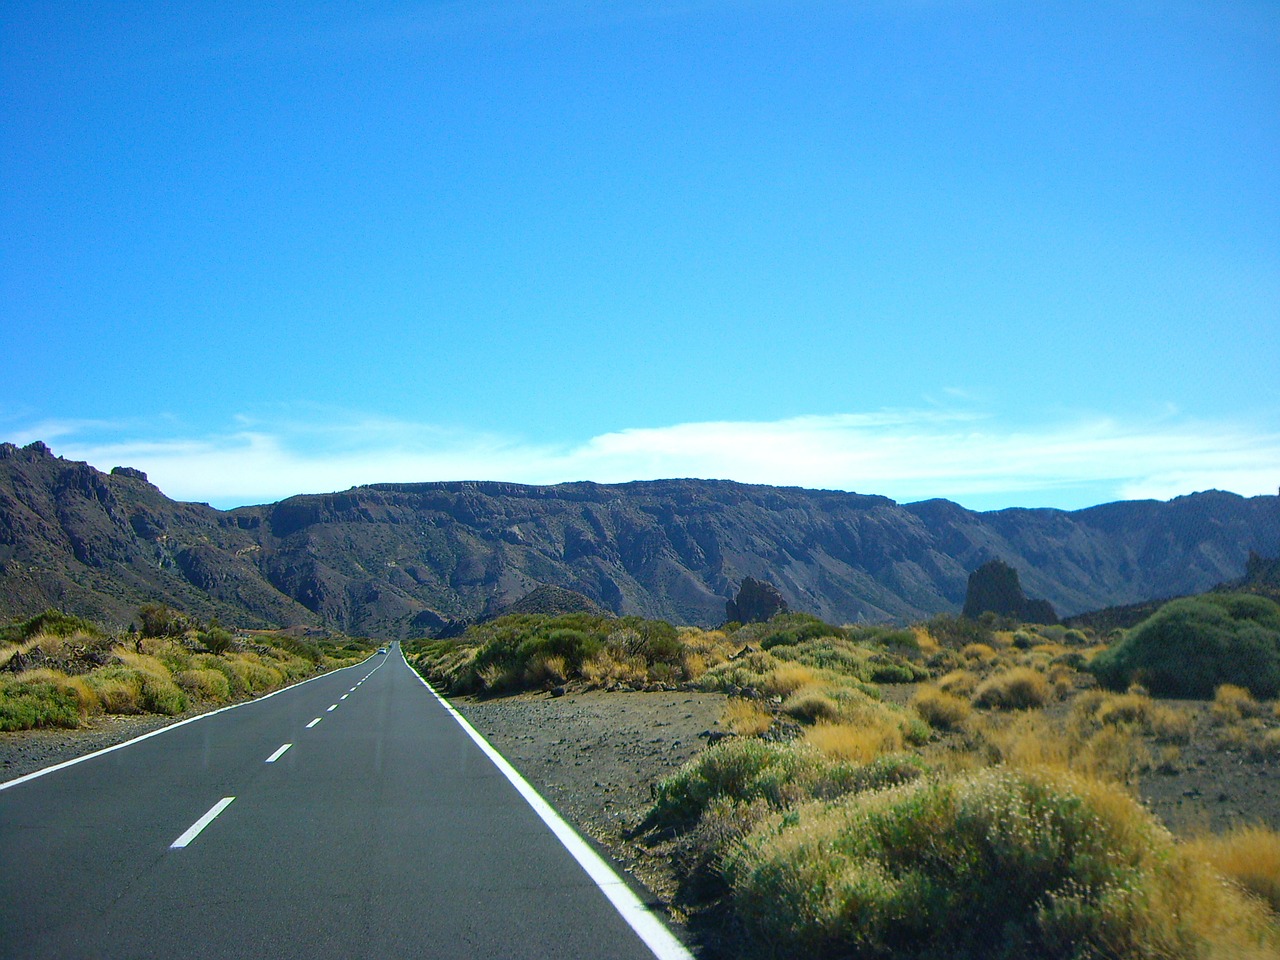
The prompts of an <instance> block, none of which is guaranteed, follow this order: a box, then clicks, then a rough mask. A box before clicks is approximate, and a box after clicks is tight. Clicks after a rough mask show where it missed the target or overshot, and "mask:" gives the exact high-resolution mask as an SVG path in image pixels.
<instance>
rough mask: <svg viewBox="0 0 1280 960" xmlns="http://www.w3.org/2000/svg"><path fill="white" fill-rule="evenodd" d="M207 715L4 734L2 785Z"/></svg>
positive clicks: (0, 742)
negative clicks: (189, 719)
mask: <svg viewBox="0 0 1280 960" xmlns="http://www.w3.org/2000/svg"><path fill="white" fill-rule="evenodd" d="M202 712H204V711H199V710H196V711H191V712H190V713H185V714H182V715H181V716H177V717H160V716H142V717H97V718H95V719H94V720H92V721H91V722H90V723H89V724H88V725H86V726H84V727H81V728H80V729H78V730H21V731H17V732H7V731H6V732H0V783H4V782H5V781H7V780H14V779H16V778H18V777H21V776H25V775H26V774H28V773H34V772H35V771H37V770H42V769H44V768H45V767H50V766H53V765H54V764H55V763H62V762H63V761H64V760H72V759H74V758H76V757H80V756H84V755H85V754H86V753H93V752H94V751H95V750H101V749H103V748H104V747H111V746H115V745H116V744H117V743H124V742H125V741H126V740H132V739H133V738H134V737H140V736H142V735H143V734H144V733H150V732H151V731H152V730H158V729H160V728H161V727H167V726H169V724H171V723H177V722H178V721H179V720H182V719H185V718H186V717H189V716H196V715H197V714H199V713H202Z"/></svg>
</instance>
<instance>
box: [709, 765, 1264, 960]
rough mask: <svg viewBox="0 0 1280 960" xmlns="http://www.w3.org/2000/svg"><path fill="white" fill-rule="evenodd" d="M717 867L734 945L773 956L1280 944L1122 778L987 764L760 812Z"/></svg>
mask: <svg viewBox="0 0 1280 960" xmlns="http://www.w3.org/2000/svg"><path fill="white" fill-rule="evenodd" d="M723 871H724V876H725V879H726V880H727V882H728V884H729V886H730V889H731V892H732V902H733V906H734V909H735V911H736V913H737V916H738V919H739V921H740V922H741V924H742V925H743V928H744V932H745V937H744V938H743V946H744V948H745V949H746V950H747V951H748V952H751V953H753V954H755V955H760V956H769V957H774V958H779V960H782V958H800V957H817V956H833V957H834V956H839V957H851V958H862V957H868V958H870V957H876V958H881V957H890V956H894V957H931V958H932V957H937V958H941V957H968V958H978V957H982V958H992V960H997V958H998V960H1004V958H1008V960H1013V958H1018V960H1021V958H1025V957H1037V958H1064V960H1065V958H1077V957H1080V958H1083V957H1124V958H1138V957H1157V956H1159V957H1180V958H1181V957H1185V958H1188V960H1189V958H1192V957H1204V956H1213V955H1215V954H1218V955H1222V956H1247V955H1250V954H1252V955H1253V956H1258V957H1260V956H1264V955H1266V951H1267V949H1270V948H1274V946H1275V944H1276V943H1277V940H1276V933H1275V930H1274V927H1272V926H1271V925H1270V924H1269V921H1268V918H1267V916H1266V915H1265V913H1264V912H1263V911H1262V910H1261V909H1260V908H1259V907H1258V906H1256V905H1255V904H1252V903H1250V902H1249V901H1248V900H1247V899H1246V898H1244V897H1241V896H1239V895H1237V894H1235V893H1234V892H1233V891H1232V890H1231V889H1230V888H1227V887H1224V886H1223V885H1222V884H1221V883H1219V882H1217V881H1216V879H1215V877H1214V876H1213V874H1212V871H1210V870H1208V869H1207V868H1206V867H1204V866H1201V865H1200V864H1199V862H1198V861H1196V860H1194V859H1193V858H1189V857H1187V856H1185V855H1183V854H1182V853H1181V851H1180V850H1179V849H1178V848H1177V847H1176V846H1175V845H1174V843H1173V841H1172V838H1171V837H1170V835H1169V834H1168V833H1167V831H1165V830H1164V829H1163V828H1162V827H1160V826H1159V825H1158V824H1157V823H1156V822H1155V821H1154V820H1153V819H1152V817H1151V816H1150V814H1148V813H1147V812H1146V811H1145V810H1143V809H1142V808H1141V807H1140V806H1139V805H1137V804H1136V803H1135V802H1134V801H1133V800H1131V799H1130V798H1129V797H1128V796H1127V795H1125V794H1124V793H1123V791H1121V790H1119V789H1118V788H1114V787H1109V786H1107V785H1103V784H1098V783H1095V782H1091V781H1088V780H1084V779H1081V778H1077V777H1073V776H1070V775H1067V774H1049V773H1046V772H1040V773H1028V772H1015V771H1011V770H1001V769H996V770H985V771H980V772H977V773H973V774H968V775H964V776H959V777H956V778H953V779H920V780H916V781H915V782H912V783H907V784H905V785H903V786H900V787H896V788H893V789H889V790H883V791H877V792H871V793H856V794H852V795H850V796H847V797H845V798H843V799H841V800H839V801H837V802H835V803H813V804H805V805H802V806H800V807H797V808H794V809H791V810H788V811H784V812H780V813H776V814H771V815H769V816H766V817H765V818H764V819H762V820H761V821H760V822H759V823H758V824H757V825H756V827H755V828H754V829H753V830H752V831H751V832H750V833H749V834H748V835H747V836H745V837H744V838H742V839H741V840H739V841H738V842H737V843H735V844H733V845H731V846H730V847H729V848H728V850H727V852H726V856H725V859H724V867H723ZM1219 951H1220V953H1219Z"/></svg>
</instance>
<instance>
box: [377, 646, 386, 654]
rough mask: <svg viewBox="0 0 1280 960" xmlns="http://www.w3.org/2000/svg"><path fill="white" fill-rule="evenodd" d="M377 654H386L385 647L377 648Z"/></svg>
mask: <svg viewBox="0 0 1280 960" xmlns="http://www.w3.org/2000/svg"><path fill="white" fill-rule="evenodd" d="M378 652H379V653H386V652H387V648H386V647H379V648H378Z"/></svg>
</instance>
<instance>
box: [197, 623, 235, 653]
mask: <svg viewBox="0 0 1280 960" xmlns="http://www.w3.org/2000/svg"><path fill="white" fill-rule="evenodd" d="M199 638H200V642H201V643H203V644H204V646H205V649H206V650H208V651H209V652H210V653H225V652H226V651H227V650H229V649H230V648H231V644H232V643H233V642H234V641H235V637H233V636H232V635H231V631H230V630H224V629H223V628H222V627H210V628H209V629H208V630H202V631H200V634H199Z"/></svg>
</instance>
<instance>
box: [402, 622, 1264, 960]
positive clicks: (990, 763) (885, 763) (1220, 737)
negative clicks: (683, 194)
mask: <svg viewBox="0 0 1280 960" xmlns="http://www.w3.org/2000/svg"><path fill="white" fill-rule="evenodd" d="M1255 599H1256V598H1255ZM1273 606H1274V605H1273ZM1211 607H1213V609H1211V610H1210V612H1209V614H1208V615H1207V616H1208V618H1209V620H1210V621H1211V625H1212V626H1213V627H1214V628H1215V629H1216V630H1217V633H1216V634H1215V636H1216V637H1217V639H1216V640H1215V641H1214V642H1215V643H1218V644H1219V646H1218V647H1217V648H1216V649H1217V650H1218V654H1219V655H1220V656H1222V657H1225V658H1227V659H1232V658H1241V663H1240V664H1237V665H1236V666H1237V667H1241V666H1242V667H1243V669H1232V670H1224V669H1222V668H1221V667H1220V666H1210V665H1206V664H1200V665H1197V666H1196V667H1195V668H1194V670H1193V671H1192V673H1193V674H1194V675H1195V676H1196V677H1197V678H1199V679H1197V680H1196V683H1197V684H1198V685H1197V686H1196V687H1195V689H1196V690H1197V691H1198V692H1204V690H1205V688H1204V687H1203V685H1200V684H1201V683H1202V679H1203V678H1204V677H1208V678H1209V681H1210V682H1211V686H1210V687H1209V688H1208V690H1207V693H1205V694H1204V697H1205V699H1204V702H1203V707H1201V708H1192V707H1190V706H1188V705H1187V704H1185V703H1176V702H1171V701H1168V700H1164V699H1161V698H1160V697H1158V696H1154V695H1153V693H1167V692H1177V693H1180V694H1181V693H1185V689H1186V688H1184V687H1178V686H1173V687H1170V686H1168V685H1167V684H1166V678H1167V677H1170V676H1173V675H1175V674H1176V665H1171V664H1170V663H1169V662H1167V658H1168V657H1170V656H1179V655H1181V653H1182V652H1183V648H1182V647H1179V646H1178V645H1177V644H1174V645H1172V646H1169V647H1165V648H1162V647H1161V646H1160V644H1157V643H1152V642H1151V640H1150V634H1151V633H1152V632H1153V631H1154V632H1156V633H1157V635H1158V630H1159V629H1160V622H1161V621H1157V623H1156V624H1155V625H1153V624H1151V623H1150V622H1149V621H1148V622H1146V623H1144V624H1141V625H1139V626H1138V627H1135V628H1134V629H1133V630H1130V631H1117V632H1114V633H1112V634H1108V635H1106V636H1099V635H1097V634H1095V633H1093V632H1092V631H1089V630H1079V629H1070V628H1066V627H1063V626H1059V625H1034V624H1018V623H1009V622H1000V621H998V620H995V619H993V618H990V617H988V618H986V619H984V620H982V621H967V620H964V619H962V618H958V617H950V616H940V617H935V618H933V619H932V620H930V621H928V622H925V623H921V624H916V625H914V626H912V627H910V628H887V627H862V626H835V625H832V624H825V623H823V622H821V621H820V620H817V619H816V618H813V617H807V616H803V615H797V614H787V615H783V616H780V617H776V618H775V619H774V620H772V621H770V622H768V623H763V624H750V625H745V626H743V625H737V624H729V625H727V626H726V627H724V628H722V629H719V630H702V629H695V628H677V627H674V626H671V625H670V624H665V623H661V622H654V621H644V620H639V619H637V618H622V619H614V618H609V617H603V616H599V617H598V616H590V615H585V614H574V615H570V616H564V617H554V616H542V617H532V616H525V617H508V618H502V619H500V620H496V621H492V622H490V623H487V624H484V625H481V626H479V627H473V628H472V629H471V630H469V631H468V633H467V634H465V635H464V636H463V637H461V638H459V639H457V640H451V641H417V642H409V643H406V644H405V649H406V652H408V653H409V654H410V657H411V660H412V662H414V663H415V664H416V665H417V667H418V669H420V670H421V671H422V672H423V673H424V675H426V676H427V677H428V678H429V679H430V680H432V681H433V683H435V684H437V685H438V686H441V687H443V688H444V689H445V690H447V691H449V692H450V693H455V694H456V693H468V694H476V695H479V696H489V695H498V694H504V693H511V692H517V691H525V690H553V691H555V692H561V691H560V690H559V689H558V688H566V687H582V688H598V689H605V690H624V691H627V690H632V691H634V690H651V689H664V690H665V689H688V690H703V691H719V692H723V693H725V694H727V695H728V698H727V700H726V707H725V713H724V716H723V717H722V719H721V730H722V731H723V732H722V733H721V734H719V735H718V738H719V739H720V742H718V743H716V744H715V745H713V746H710V747H708V748H707V749H706V750H705V751H704V752H703V753H701V754H700V755H699V756H697V757H695V758H694V759H693V760H691V761H690V762H689V763H688V764H686V765H685V766H684V767H683V768H681V769H680V770H679V771H677V772H676V773H674V774H672V775H670V776H667V777H666V778H664V779H662V780H660V781H659V782H657V783H656V784H655V785H654V788H653V802H652V806H651V807H650V808H649V810H648V811H647V815H646V816H645V817H644V820H643V823H642V824H641V825H640V826H639V827H638V828H637V834H636V836H637V839H638V841H639V842H643V843H645V844H648V845H649V846H650V848H651V849H653V850H658V851H661V852H662V855H663V856H665V857H669V858H670V861H671V864H672V866H673V869H674V872H675V876H676V881H677V885H678V887H677V890H676V892H675V894H674V898H673V909H674V910H675V911H676V912H677V913H678V914H683V915H685V916H687V917H690V918H694V919H696V918H698V917H717V918H720V919H719V920H717V921H716V922H717V923H719V928H720V929H721V930H722V931H728V932H727V933H726V934H723V935H724V936H727V938H728V942H729V944H730V945H729V946H728V947H726V948H725V949H726V950H727V952H728V953H729V954H731V955H734V956H744V957H749V956H759V957H768V958H773V960H781V958H800V957H812V956H840V957H868V958H870V957H890V956H892V957H917V958H934V957H937V958H943V957H946V958H975V960H976V958H1021V957H1030V956H1035V957H1049V958H1081V960H1083V958H1095V957H1097V958H1102V957H1114V958H1148V957H1163V958H1188V960H1189V958H1213V957H1223V958H1245V957H1259V958H1261V957H1274V956H1277V955H1280V919H1278V917H1277V910H1278V909H1280V905H1278V903H1277V898H1278V896H1280V894H1278V892H1277V887H1276V877H1278V876H1280V834H1278V833H1277V832H1276V831H1275V830H1274V829H1272V827H1273V826H1275V825H1274V824H1273V825H1271V826H1266V825H1262V824H1248V825H1243V824H1242V825H1240V827H1239V829H1237V830H1235V831H1232V832H1229V833H1226V834H1220V835H1211V834H1207V833H1202V834H1199V835H1197V836H1194V837H1181V838H1180V837H1175V836H1174V835H1173V834H1172V833H1171V832H1170V831H1169V830H1168V829H1166V827H1165V826H1164V825H1163V824H1162V823H1161V822H1160V821H1159V820H1158V819H1157V818H1156V817H1155V816H1154V815H1153V814H1152V813H1151V812H1150V811H1149V810H1148V809H1147V808H1146V807H1144V806H1143V805H1142V803H1141V802H1140V801H1139V800H1138V795H1137V787H1138V784H1139V783H1140V781H1141V780H1142V778H1143V777H1145V776H1150V775H1153V774H1156V773H1159V772H1160V771H1162V770H1165V769H1172V768H1177V767H1178V765H1179V764H1180V763H1181V760H1180V755H1181V751H1183V750H1184V749H1186V748H1187V746H1188V744H1189V743H1190V741H1191V739H1192V737H1193V735H1199V734H1197V733H1196V731H1200V732H1201V733H1203V731H1204V730H1206V729H1207V730H1210V731H1211V734H1210V735H1211V736H1213V737H1214V738H1216V740H1215V744H1216V745H1217V746H1218V747H1220V749H1222V750H1227V751H1231V752H1232V756H1235V757H1238V758H1239V759H1240V762H1246V763H1247V762H1250V761H1255V762H1264V761H1266V760H1268V759H1275V758H1278V757H1280V704H1277V703H1275V702H1273V701H1272V698H1274V696H1275V691H1274V690H1273V689H1272V688H1271V687H1270V686H1268V684H1269V682H1270V681H1269V679H1268V678H1269V677H1270V675H1271V674H1270V673H1269V672H1268V671H1269V670H1270V661H1269V659H1268V658H1269V657H1271V656H1272V650H1273V647H1271V646H1268V644H1269V643H1270V640H1269V639H1268V637H1269V634H1267V633H1266V632H1265V631H1266V630H1268V629H1269V623H1270V621H1269V620H1268V618H1269V617H1270V615H1271V613H1270V611H1269V610H1267V609H1265V608H1262V607H1259V606H1258V605H1257V604H1256V603H1254V602H1253V600H1249V601H1243V602H1236V601H1233V600H1227V601H1225V602H1220V601H1219V602H1215V603H1213V604H1211ZM1218 611H1220V612H1221V615H1219V612H1218ZM1278 613H1280V611H1278ZM1174 614H1177V616H1174V615H1172V614H1169V613H1167V612H1166V613H1164V620H1165V621H1172V622H1174V623H1175V624H1177V625H1178V629H1179V630H1181V629H1183V622H1184V619H1185V618H1184V617H1183V615H1182V614H1181V613H1180V612H1179V611H1178V610H1176V609H1175V611H1174ZM1203 614H1204V611H1198V612H1197V616H1200V615H1203ZM1159 616H1160V614H1159V613H1158V614H1157V617H1159ZM1224 618H1225V619H1224ZM1152 619H1153V620H1154V619H1156V618H1152ZM1244 621H1248V623H1244ZM1277 622H1278V623H1280V620H1277ZM1233 624H1234V626H1233ZM1249 624H1254V625H1255V626H1250V625H1249ZM1233 638H1234V639H1233ZM1274 654H1275V657H1276V662H1277V664H1280V645H1277V646H1276V647H1275V648H1274ZM1250 677H1253V678H1254V679H1255V685H1256V686H1251V685H1250V683H1248V682H1243V681H1247V680H1248V679H1249V678H1250ZM1147 683H1150V684H1151V686H1147V685H1145V684H1147ZM902 685H906V686H902ZM1210 697H1211V698H1213V699H1212V700H1209V699H1208V698H1210Z"/></svg>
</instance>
